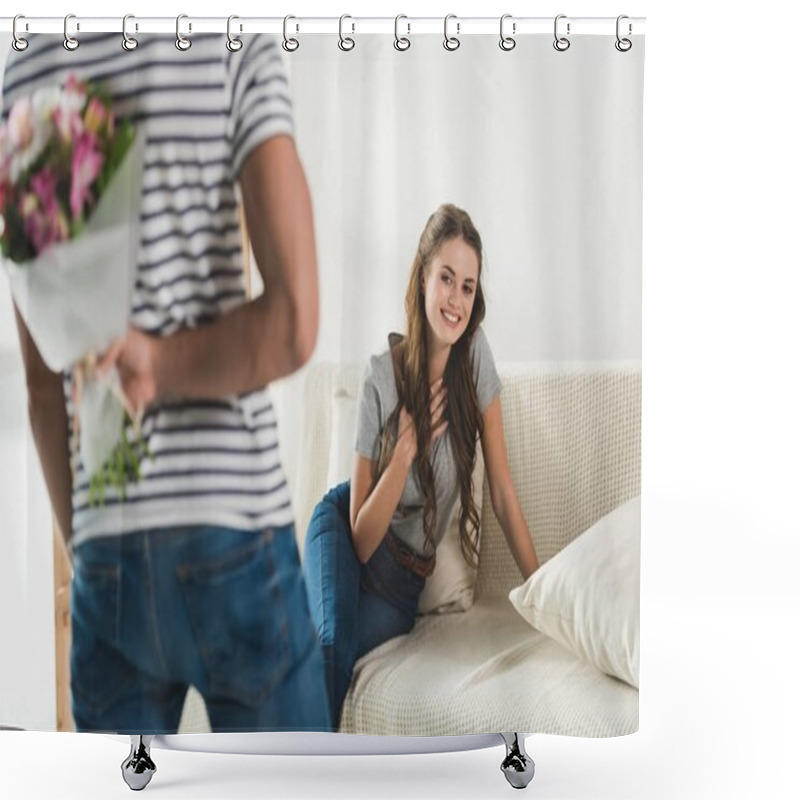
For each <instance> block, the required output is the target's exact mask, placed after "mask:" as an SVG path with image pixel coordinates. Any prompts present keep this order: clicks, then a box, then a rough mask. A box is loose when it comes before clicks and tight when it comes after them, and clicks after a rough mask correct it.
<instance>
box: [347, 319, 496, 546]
mask: <svg viewBox="0 0 800 800" xmlns="http://www.w3.org/2000/svg"><path fill="white" fill-rule="evenodd" d="M470 357H471V359H472V375H473V378H474V380H475V389H476V393H477V395H478V404H479V406H480V410H481V413H483V412H484V411H486V408H487V407H488V406H489V403H491V401H492V400H493V399H494V398H495V397H497V395H498V394H500V390H501V388H502V384H501V383H500V377H499V376H498V374H497V369H496V367H495V364H494V358H493V357H492V351H491V350H490V349H489V342H488V341H487V340H486V334H485V333H484V332H483V328H478V330H477V331H475V334H474V336H473V337H472V343H471V345H470ZM397 402H398V397H397V385H396V383H395V377H394V367H393V366H392V354H391V350H389V349H387V350H386V351H385V352H383V353H381V354H379V355H375V356H372V358H370V360H369V363H368V364H367V367H366V369H365V371H364V378H363V380H362V381H361V387H360V389H359V392H358V406H357V409H358V410H357V418H356V452H357V453H359V454H360V455H362V456H364V457H365V458H368V459H370V460H371V461H378V459H379V456H380V447H381V435H382V433H383V428H384V425H385V424H386V421H387V419H388V418H389V416H390V415H391V413H392V411H394V409H395V407H396V406H397ZM449 402H453V398H450V400H449ZM431 462H432V466H433V475H434V482H435V485H436V537H435V539H436V544H437V545H438V544H439V542H440V541H441V540H442V537H443V536H444V534H445V531H446V530H447V526H448V525H449V524H450V519H451V517H452V516H453V511H454V509H455V507H456V503H457V501H458V497H459V491H458V472H457V470H456V462H455V457H454V454H453V444H452V442H451V439H450V431H449V430H447V431H445V433H444V434H443V435H442V436H440V437H439V438H438V439H437V440H436V441H435V442H434V443H433V446H432V447H431ZM424 507H425V498H424V496H423V494H422V488H421V485H420V481H419V475H418V474H417V467H416V465H414V467H412V469H411V472H410V473H409V476H408V480H407V481H406V485H405V487H404V489H403V494H402V496H401V498H400V503H399V504H398V506H397V508H396V509H395V512H394V514H393V515H392V521H391V523H390V524H389V530H391V531H392V532H393V533H394V534H395V535H396V536H397V537H398V538H399V539H401V540H402V541H403V542H404V543H405V544H406V545H407V546H408V547H410V548H411V549H412V550H413V551H414V552H416V553H418V554H423V553H424V547H425V531H424V528H423V522H422V515H423V511H424Z"/></svg>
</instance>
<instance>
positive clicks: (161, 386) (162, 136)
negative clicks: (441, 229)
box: [3, 34, 329, 733]
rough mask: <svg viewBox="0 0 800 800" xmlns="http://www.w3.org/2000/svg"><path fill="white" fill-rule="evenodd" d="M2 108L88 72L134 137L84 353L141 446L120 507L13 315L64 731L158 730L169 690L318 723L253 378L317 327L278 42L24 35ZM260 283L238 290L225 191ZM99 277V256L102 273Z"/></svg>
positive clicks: (290, 362)
mask: <svg viewBox="0 0 800 800" xmlns="http://www.w3.org/2000/svg"><path fill="white" fill-rule="evenodd" d="M29 41H30V46H29V48H28V49H27V50H26V51H25V52H22V53H16V52H14V53H12V54H11V56H10V58H9V61H8V63H7V65H6V72H5V77H4V92H3V103H4V107H5V109H6V112H5V113H6V115H7V113H8V112H7V109H8V108H9V107H10V106H11V104H12V103H13V102H14V100H16V99H17V98H18V97H22V96H25V95H30V94H32V93H33V92H34V91H35V90H36V89H37V88H38V87H40V86H46V85H53V84H63V83H64V82H65V81H66V78H67V75H68V74H69V73H70V72H74V73H76V74H77V75H78V77H79V78H80V79H82V80H87V81H90V82H93V83H97V84H102V85H104V86H105V87H106V88H107V89H108V91H109V92H110V94H111V96H112V99H113V104H114V108H115V112H116V113H117V114H119V115H121V116H125V117H129V118H130V119H131V120H132V121H133V123H134V125H135V126H136V128H137V130H139V131H142V130H143V131H144V132H145V134H146V137H147V141H146V147H145V155H144V164H143V168H142V169H143V183H142V191H141V198H140V207H139V209H138V212H139V223H140V225H139V246H138V252H137V276H136V285H135V290H134V296H133V308H132V310H131V324H130V328H129V331H128V334H127V336H126V337H125V338H124V339H123V340H122V341H119V342H116V343H114V344H113V346H112V347H110V349H109V350H108V351H107V352H106V353H105V354H103V355H102V356H101V358H100V359H99V362H98V366H97V369H98V371H99V372H100V373H102V372H104V371H106V370H108V369H110V368H111V367H112V366H116V368H117V370H118V372H119V375H120V379H121V384H122V390H123V392H124V393H125V395H126V397H127V399H128V401H129V404H130V406H131V407H132V408H136V409H142V410H143V411H144V416H143V421H142V426H141V434H142V437H143V439H144V442H145V443H146V445H147V449H148V452H149V457H148V458H146V459H145V460H144V461H143V462H142V476H141V479H140V480H139V481H138V482H130V483H129V484H128V485H127V486H126V489H125V496H124V498H123V497H122V495H121V494H120V493H118V492H116V491H115V490H113V489H110V488H109V489H107V490H106V497H105V501H104V503H103V505H102V506H99V507H98V506H97V505H95V504H92V503H90V501H89V480H90V477H91V476H89V475H88V474H87V473H86V470H85V469H84V467H83V464H82V463H81V462H80V459H79V458H78V459H77V465H76V466H77V469H76V472H75V480H74V481H73V480H72V474H71V469H70V455H71V454H70V445H69V442H70V428H71V425H70V418H71V413H72V402H71V394H72V387H73V376H72V375H71V374H70V373H69V372H68V373H66V374H65V375H63V376H62V375H57V374H54V373H53V372H51V371H50V370H49V369H48V368H47V367H46V365H45V364H44V362H43V361H42V359H41V356H40V354H39V352H38V350H37V348H36V345H35V343H34V342H33V340H32V339H31V337H30V334H29V332H28V331H27V329H26V327H25V324H24V322H23V321H22V319H21V317H20V315H19V313H18V312H17V325H18V328H19V334H20V342H21V347H22V353H23V359H24V363H25V372H26V381H27V388H28V400H29V413H30V423H31V427H32V430H33V435H34V439H35V442H36V447H37V451H38V453H39V457H40V460H41V463H42V467H43V472H44V476H45V481H46V483H47V488H48V492H49V495H50V499H51V503H52V505H53V509H54V513H55V515H56V518H57V520H58V523H59V526H60V528H61V531H62V532H63V534H64V536H65V539H66V540H67V542H68V546H69V549H70V551H71V553H72V554H73V558H74V568H75V573H74V578H73V584H72V632H73V645H72V653H71V672H72V695H73V716H74V718H75V723H76V727H77V728H78V730H112V731H117V732H120V733H174V732H175V731H176V729H177V726H178V722H179V719H180V713H181V709H182V707H183V701H184V698H185V694H186V690H187V688H188V686H189V685H190V684H191V685H194V686H195V687H196V688H197V689H198V690H199V691H200V693H201V694H202V695H203V697H204V699H205V701H206V707H207V710H208V714H209V720H210V722H211V726H212V728H213V729H214V730H238V731H255V730H271V729H286V728H291V729H294V730H302V729H322V730H324V729H327V728H328V727H329V719H328V712H327V701H326V698H325V689H324V681H323V673H322V669H323V668H322V661H321V657H320V653H319V646H318V643H317V641H316V639H315V636H314V633H313V627H312V624H311V621H310V617H309V614H308V607H307V600H306V596H305V587H304V584H303V581H302V575H301V572H300V567H299V559H298V556H297V546H296V542H295V537H294V529H293V521H292V513H291V503H290V497H289V491H288V485H287V483H286V479H285V477H284V473H283V469H282V466H281V463H280V454H279V451H278V436H277V421H276V419H275V413H274V410H273V408H272V404H271V402H270V399H269V395H268V393H267V391H266V385H267V384H268V383H270V382H271V381H273V380H276V379H277V378H280V377H283V376H285V375H288V374H290V373H291V372H293V371H294V370H296V369H298V368H299V367H300V366H301V365H302V364H303V363H305V362H306V361H307V360H308V358H309V357H310V355H311V353H312V351H313V348H314V344H315V340H316V335H317V319H318V287H317V274H316V253H315V245H314V237H313V222H312V214H311V203H310V197H309V193H308V188H307V184H306V181H305V177H304V174H303V170H302V167H301V164H300V162H299V159H298V156H297V153H296V150H295V146H294V141H293V139H292V116H291V101H290V97H289V91H288V82H287V79H286V75H285V71H284V67H283V64H282V61H281V58H280V55H279V54H280V51H279V49H278V47H277V45H276V43H275V41H274V40H273V39H271V38H269V37H265V36H252V37H249V38H248V39H247V41H246V44H245V46H244V47H243V48H242V50H241V51H240V52H238V53H230V52H229V51H227V50H226V49H225V47H224V41H225V39H224V38H223V37H219V36H215V35H200V36H195V37H194V38H193V39H192V48H191V50H189V51H184V52H182V51H178V50H177V49H176V48H175V45H174V39H173V38H172V37H152V38H148V39H147V40H144V41H142V42H141V43H140V45H139V47H138V48H137V49H136V50H134V51H126V50H123V49H122V48H121V47H120V46H119V35H118V34H95V35H85V36H82V37H81V39H80V48H79V49H78V50H77V51H75V52H67V51H65V50H64V48H63V47H62V46H61V40H60V39H58V38H57V37H52V36H46V35H39V36H30V37H29ZM237 188H238V191H239V192H240V195H241V201H242V204H243V207H244V212H245V216H246V220H247V225H248V228H249V231H250V233H251V238H252V246H253V252H254V254H255V258H256V263H257V265H258V269H259V272H260V274H261V277H262V279H263V283H264V292H263V294H262V295H260V296H259V297H257V298H255V299H252V300H248V299H247V297H246V294H245V288H244V278H243V269H242V243H241V235H240V229H239V224H238V207H239V198H238V196H237ZM109 268H112V269H113V265H109Z"/></svg>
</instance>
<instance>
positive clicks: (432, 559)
mask: <svg viewBox="0 0 800 800" xmlns="http://www.w3.org/2000/svg"><path fill="white" fill-rule="evenodd" d="M386 543H387V544H388V545H389V550H390V551H391V553H392V556H394V560H395V561H396V562H397V563H398V564H399V565H400V566H401V567H405V568H406V569H410V570H411V571H412V572H414V573H416V574H417V575H419V576H420V577H421V578H428V577H430V575H431V573H432V572H433V568H434V567H435V566H436V554H435V553H434V555H432V556H429V557H428V558H423V557H422V556H418V555H417V554H416V553H415V552H414V551H413V550H411V548H409V547H407V546H406V545H405V544H403V542H401V541H400V539H398V538H397V537H396V536H395V535H394V534H393V533H392V532H391V531H390V532H389V533H388V534H387V535H386Z"/></svg>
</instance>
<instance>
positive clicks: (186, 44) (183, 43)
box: [175, 14, 192, 53]
mask: <svg viewBox="0 0 800 800" xmlns="http://www.w3.org/2000/svg"><path fill="white" fill-rule="evenodd" d="M188 16H189V15H188V14H178V17H177V19H176V20H175V47H177V48H178V50H180V51H181V52H184V53H185V52H186V51H187V50H188V49H189V48H190V47H191V46H192V40H191V39H189V38H187V37H186V36H184V35H183V34H182V33H181V20H182V19H186V18H187V17H188ZM189 30H190V31H191V30H192V23H191V22H190V23H189Z"/></svg>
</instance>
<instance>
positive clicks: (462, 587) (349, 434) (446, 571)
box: [327, 390, 484, 614]
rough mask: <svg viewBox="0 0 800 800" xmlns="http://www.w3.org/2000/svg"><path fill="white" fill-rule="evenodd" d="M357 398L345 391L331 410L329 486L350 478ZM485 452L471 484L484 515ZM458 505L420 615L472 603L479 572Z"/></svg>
mask: <svg viewBox="0 0 800 800" xmlns="http://www.w3.org/2000/svg"><path fill="white" fill-rule="evenodd" d="M355 431H356V400H355V398H354V397H352V396H351V395H349V394H348V393H347V392H346V391H345V390H338V391H337V392H336V393H335V394H334V396H333V406H332V413H331V449H330V456H329V459H328V478H327V485H328V487H329V488H330V487H333V486H336V485H337V484H339V483H341V482H342V481H346V480H347V479H348V478H350V473H351V470H352V469H353V455H354V453H355V441H356V433H355ZM483 472H484V467H483V454H482V452H481V448H480V444H479V445H478V452H477V454H476V458H475V470H474V471H473V473H472V483H473V486H474V487H475V490H474V491H475V494H474V497H475V506H476V508H477V510H478V515H479V516H480V514H481V506H482V500H483ZM460 510H461V507H460V504H459V505H456V510H455V512H454V514H453V519H452V521H451V522H450V525H449V526H448V528H447V533H446V534H445V536H444V538H443V540H442V541H441V542H440V544H439V547H438V548H437V549H436V569H434V571H433V574H432V575H431V576H430V577H429V578H428V579H427V580H426V581H425V588H424V589H423V590H422V595H421V596H420V600H419V609H418V612H419V613H420V614H447V613H451V612H456V611H466V610H467V609H468V608H470V606H471V605H472V601H473V597H474V593H475V581H476V579H477V571H476V570H474V569H472V567H470V566H469V565H468V564H467V562H466V561H465V560H464V556H462V555H461V546H460V544H459V541H458V514H459V513H460Z"/></svg>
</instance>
